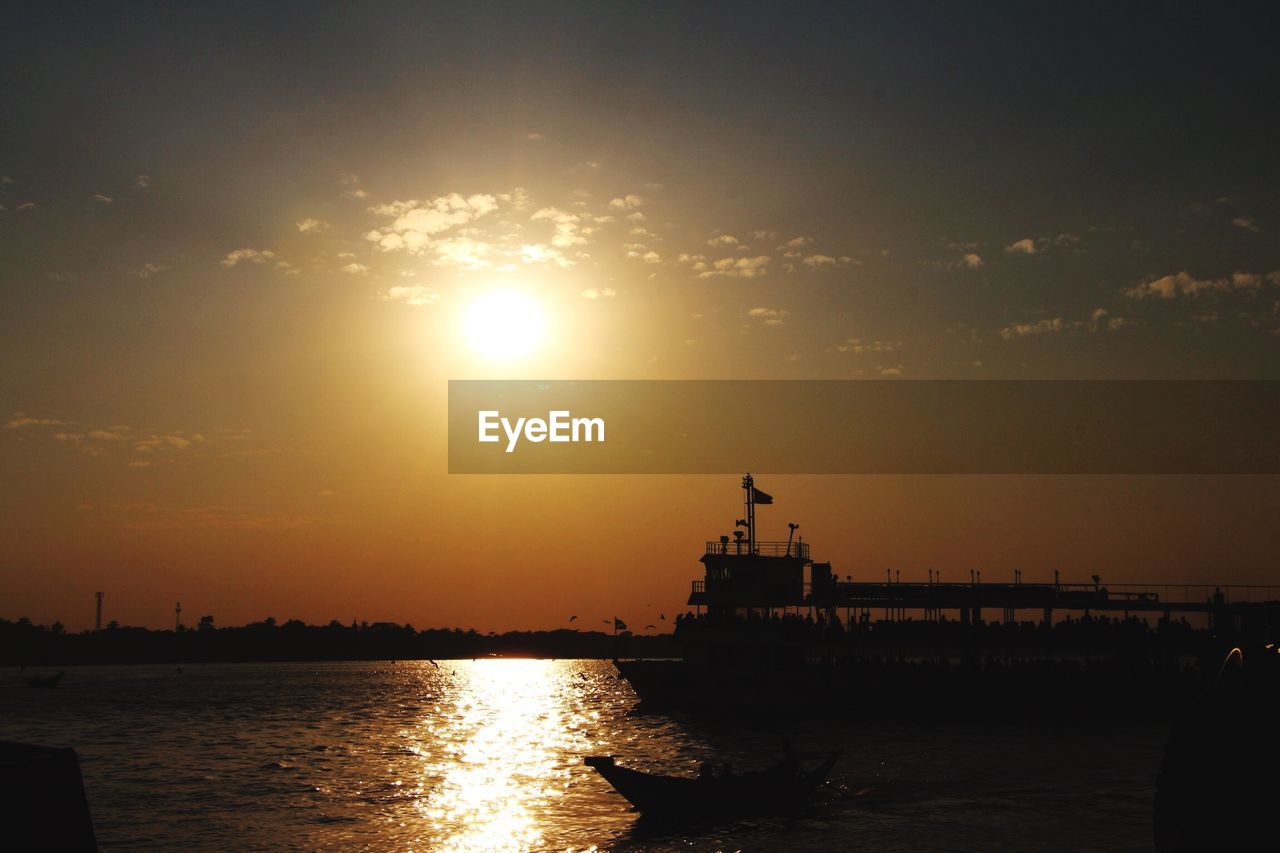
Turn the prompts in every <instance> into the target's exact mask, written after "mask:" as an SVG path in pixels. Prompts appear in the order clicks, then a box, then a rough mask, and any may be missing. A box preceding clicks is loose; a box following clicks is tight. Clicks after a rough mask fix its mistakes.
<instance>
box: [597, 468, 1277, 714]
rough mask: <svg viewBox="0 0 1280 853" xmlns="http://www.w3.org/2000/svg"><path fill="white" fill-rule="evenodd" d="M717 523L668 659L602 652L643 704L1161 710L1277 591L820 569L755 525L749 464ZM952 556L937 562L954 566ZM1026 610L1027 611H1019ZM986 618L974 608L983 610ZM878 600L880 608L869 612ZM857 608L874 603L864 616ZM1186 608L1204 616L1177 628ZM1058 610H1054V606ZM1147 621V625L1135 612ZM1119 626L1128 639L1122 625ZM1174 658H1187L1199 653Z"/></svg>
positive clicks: (1200, 679)
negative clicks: (739, 507)
mask: <svg viewBox="0 0 1280 853" xmlns="http://www.w3.org/2000/svg"><path fill="white" fill-rule="evenodd" d="M742 489H743V495H744V497H743V507H744V513H743V517H741V518H739V519H737V521H736V522H735V529H734V531H733V535H732V537H730V536H720V537H719V538H718V539H716V540H710V541H707V542H706V543H705V550H704V552H703V554H702V557H701V559H700V562H701V563H702V564H703V566H704V568H705V574H704V576H703V578H702V579H699V580H694V581H693V583H692V588H691V591H690V594H689V598H688V602H687V603H688V605H689V606H690V608H691V610H690V612H688V613H685V614H681V615H680V616H677V618H676V620H675V626H674V627H675V630H674V633H673V637H674V640H675V642H676V644H677V645H678V647H679V651H680V655H679V658H678V659H666V660H658V659H623V658H621V657H620V658H618V659H616V660H615V661H614V665H615V666H616V667H617V669H618V672H619V673H620V675H621V676H622V677H623V678H624V679H626V680H627V681H628V682H629V683H630V684H631V687H632V689H633V690H634V691H635V693H636V695H637V696H638V697H639V699H640V706H641V708H642V709H645V710H663V709H667V708H679V709H681V710H691V711H705V712H710V713H717V714H720V713H725V714H734V715H742V714H752V713H763V714H768V713H772V712H779V711H787V712H791V711H801V712H805V713H814V714H840V715H848V714H853V715H862V716H885V717H890V718H895V719H900V718H903V717H921V718H929V717H935V718H936V717H970V718H977V719H995V718H1000V717H1010V718H1017V717H1055V716H1056V717H1080V716H1098V717H1126V718H1134V719H1146V718H1149V717H1151V716H1152V715H1153V714H1154V715H1170V716H1171V715H1173V714H1175V713H1176V712H1177V709H1178V707H1179V706H1180V705H1182V704H1184V703H1185V702H1186V701H1188V700H1189V699H1190V698H1192V697H1194V696H1195V695H1196V694H1197V693H1198V692H1199V691H1201V690H1202V689H1203V688H1204V686H1205V681H1206V679H1205V674H1206V670H1205V669H1204V666H1205V662H1206V661H1208V662H1210V665H1211V666H1212V663H1211V662H1212V661H1213V660H1214V659H1219V660H1220V657H1219V655H1220V652H1219V648H1220V647H1221V644H1222V643H1224V642H1232V641H1234V638H1235V637H1238V636H1266V639H1273V637H1272V636H1267V635H1272V634H1274V632H1275V626H1276V625H1277V624H1280V601H1277V600H1275V597H1274V595H1273V592H1274V590H1273V588H1270V587H1268V588H1266V589H1267V594H1268V595H1269V596H1271V598H1270V599H1269V600H1266V601H1258V600H1251V599H1248V598H1237V599H1232V598H1231V597H1230V595H1228V592H1230V591H1229V590H1224V589H1222V588H1221V587H1216V586H1214V585H1208V586H1194V585H1192V586H1186V587H1184V589H1183V592H1182V593H1181V594H1180V596H1170V595H1168V592H1169V589H1170V587H1168V586H1164V585H1158V586H1150V585H1148V586H1141V587H1139V586H1128V585H1116V586H1114V587H1108V586H1105V585H1103V584H1102V583H1101V579H1100V578H1099V577H1098V576H1096V575H1094V576H1093V577H1092V578H1091V582H1089V583H1064V582H1061V580H1060V578H1059V576H1058V573H1057V572H1054V575H1053V582H1052V583H1028V582H1025V581H1023V579H1022V573H1021V572H1020V571H1018V572H1015V573H1014V575H1013V582H1012V583H1001V582H995V583H992V582H989V581H988V582H984V581H983V580H982V573H981V572H980V571H976V570H973V571H970V572H969V579H968V582H967V583H966V582H963V581H959V582H956V581H951V582H947V583H943V582H942V573H941V572H935V571H930V573H929V581H928V582H927V583H924V582H919V581H917V582H910V581H908V582H903V581H902V579H901V573H899V575H898V576H897V578H896V579H895V578H894V577H893V576H892V573H891V572H890V571H888V570H886V571H885V575H884V579H883V581H880V580H875V581H870V580H858V581H855V580H853V578H852V577H851V576H848V575H846V576H845V577H844V578H843V579H841V578H840V576H839V575H837V574H836V573H835V572H834V570H833V569H832V566H831V564H830V563H826V562H819V561H817V560H815V559H812V558H811V556H810V547H809V543H808V542H806V541H804V539H803V537H801V536H797V530H798V529H799V525H797V524H794V523H791V524H788V525H787V528H788V535H787V538H786V539H785V540H779V541H761V540H760V539H759V538H758V537H757V535H756V531H757V523H756V508H757V506H759V505H772V504H774V499H773V496H772V495H770V494H768V493H766V492H763V491H761V490H760V489H759V488H758V487H757V486H756V483H755V480H754V479H753V478H752V476H751V475H750V474H747V475H746V476H745V477H743V479H742ZM956 574H959V573H958V572H957V573H955V574H952V573H951V572H950V571H949V572H948V575H949V576H950V577H954V576H955V575H956ZM1027 611H1030V612H1032V613H1035V614H1038V615H1039V614H1042V617H1041V619H1040V621H1038V622H1032V621H1027V620H1025V617H1022V618H1020V616H1019V614H1020V613H1022V614H1025V613H1026V612H1027ZM984 612H985V613H988V614H992V613H996V614H999V615H1000V618H999V619H994V618H993V619H992V620H991V621H989V622H988V621H985V620H984V619H983V614H984ZM881 613H883V617H880V616H879V614H881ZM873 614H875V618H874V619H873ZM1181 614H1186V615H1188V616H1196V617H1199V618H1205V619H1207V623H1208V626H1209V628H1208V629H1207V630H1200V629H1192V628H1191V626H1190V623H1188V622H1187V621H1186V619H1185V617H1184V618H1182V619H1181V620H1178V619H1175V616H1178V615H1181ZM1064 616H1065V618H1064ZM1147 619H1152V620H1153V621H1154V622H1155V625H1156V628H1155V629H1154V630H1153V629H1152V627H1151V625H1150V624H1149V623H1148V622H1147V621H1145V620H1147ZM1135 638H1136V639H1135ZM1182 659H1192V660H1195V659H1198V660H1200V661H1201V663H1200V664H1199V668H1198V669H1197V668H1196V667H1187V666H1183V665H1182V664H1181V663H1180V661H1181V660H1182Z"/></svg>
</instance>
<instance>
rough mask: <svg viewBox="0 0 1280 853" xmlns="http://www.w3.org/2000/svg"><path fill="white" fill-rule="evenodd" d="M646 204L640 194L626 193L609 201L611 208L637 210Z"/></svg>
mask: <svg viewBox="0 0 1280 853" xmlns="http://www.w3.org/2000/svg"><path fill="white" fill-rule="evenodd" d="M643 204H644V198H643V197H641V196H638V195H624V196H622V197H620V198H615V199H613V200H612V201H610V202H609V209H610V210H635V209H636V208H637V207H640V206H641V205H643Z"/></svg>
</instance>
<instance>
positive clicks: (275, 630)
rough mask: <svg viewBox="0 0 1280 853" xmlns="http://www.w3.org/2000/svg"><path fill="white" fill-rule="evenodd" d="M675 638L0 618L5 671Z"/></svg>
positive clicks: (609, 648) (597, 648) (520, 651)
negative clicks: (89, 624)
mask: <svg viewBox="0 0 1280 853" xmlns="http://www.w3.org/2000/svg"><path fill="white" fill-rule="evenodd" d="M676 654H677V650H676V647H675V644H674V641H673V640H672V637H671V635H670V634H662V635H657V636H632V635H630V634H629V633H625V632H624V633H623V634H622V635H621V636H618V637H615V636H614V635H613V634H612V633H604V632H601V631H577V630H572V629H558V630H552V631H507V632H505V633H502V634H498V633H488V634H482V633H480V632H478V631H476V630H474V629H471V630H464V629H462V628H428V629H424V630H417V629H415V628H414V627H413V626H412V625H407V624H406V625H399V624H396V623H393V622H374V623H369V622H356V621H354V620H353V621H352V622H351V623H350V624H342V623H340V622H338V621H337V620H334V621H332V622H330V623H329V624H327V625H308V624H306V623H305V622H302V621H300V620H298V619H290V620H289V621H287V622H283V623H280V622H277V621H276V620H275V619H273V618H267V619H264V620H263V621H261V622H253V623H251V624H248V625H243V626H239V627H233V628H219V627H217V626H216V625H215V624H214V621H213V618H212V617H211V616H206V617H203V618H202V619H201V620H200V621H199V622H198V623H197V625H196V627H194V628H186V627H183V628H179V629H177V630H172V629H170V630H152V629H149V628H136V627H126V626H123V625H119V624H118V623H116V622H111V623H109V624H108V625H107V626H106V627H105V628H103V629H102V630H100V631H82V632H78V633H71V632H68V631H67V630H66V629H65V628H64V627H63V626H62V624H61V623H58V622H55V623H53V624H51V625H36V624H34V623H32V622H31V620H30V619H27V618H25V617H24V618H21V619H18V620H16V621H10V620H6V619H0V665H4V666H74V665H81V664H135V663H173V664H180V663H197V662H208V663H214V662H219V663H227V662H242V661H243V662H248V661H320V660H398V659H405V660H413V659H431V658H439V659H450V658H478V657H487V656H507V657H546V658H602V659H608V658H613V657H616V656H618V655H629V656H632V655H633V656H639V657H671V656H674V655H676Z"/></svg>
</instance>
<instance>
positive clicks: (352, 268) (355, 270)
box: [342, 261, 369, 275]
mask: <svg viewBox="0 0 1280 853" xmlns="http://www.w3.org/2000/svg"><path fill="white" fill-rule="evenodd" d="M342 271H343V272H345V273H350V274H351V275H368V274H369V268H368V267H367V266H365V265H364V264H360V263H356V262H355V261H352V262H351V263H349V264H347V265H346V266H344V267H342Z"/></svg>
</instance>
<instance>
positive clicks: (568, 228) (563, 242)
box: [529, 207, 596, 249]
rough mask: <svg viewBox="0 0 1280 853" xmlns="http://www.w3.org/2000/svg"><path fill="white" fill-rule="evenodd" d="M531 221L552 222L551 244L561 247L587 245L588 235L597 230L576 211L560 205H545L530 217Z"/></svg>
mask: <svg viewBox="0 0 1280 853" xmlns="http://www.w3.org/2000/svg"><path fill="white" fill-rule="evenodd" d="M529 221H530V222H551V223H553V224H554V233H553V234H552V236H551V245H553V246H558V247H560V248H562V249H563V248H567V247H569V246H582V245H586V242H587V237H588V236H589V235H591V234H593V233H594V232H595V230H596V229H595V228H594V227H592V226H590V225H586V224H584V223H583V220H582V219H581V218H580V217H579V216H578V214H576V213H570V212H568V211H565V210H561V209H560V208H558V207H544V208H542V209H541V210H538V211H536V212H534V214H533V215H532V216H530V217H529Z"/></svg>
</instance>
